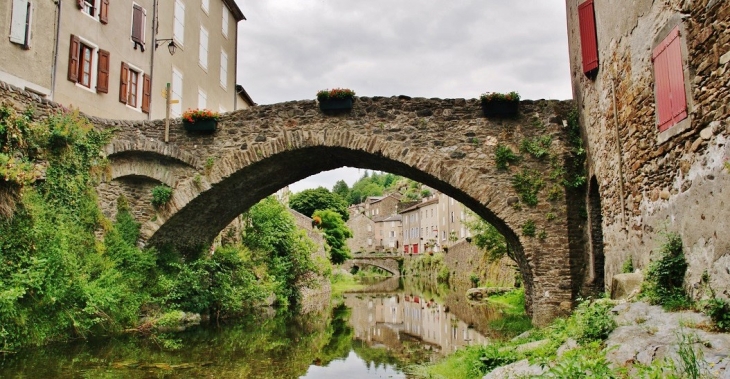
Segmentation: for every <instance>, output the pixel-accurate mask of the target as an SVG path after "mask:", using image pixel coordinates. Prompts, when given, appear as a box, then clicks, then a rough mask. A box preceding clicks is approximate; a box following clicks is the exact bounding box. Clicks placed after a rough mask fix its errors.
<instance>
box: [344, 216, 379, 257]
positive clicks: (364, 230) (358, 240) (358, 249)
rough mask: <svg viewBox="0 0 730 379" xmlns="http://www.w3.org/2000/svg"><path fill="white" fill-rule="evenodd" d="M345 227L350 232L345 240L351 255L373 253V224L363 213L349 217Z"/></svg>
mask: <svg viewBox="0 0 730 379" xmlns="http://www.w3.org/2000/svg"><path fill="white" fill-rule="evenodd" d="M346 225H347V227H348V228H350V230H351V231H352V237H351V238H348V239H347V247H348V248H349V249H350V251H351V252H353V253H369V252H373V251H375V246H374V241H375V222H374V221H373V219H372V218H370V217H369V216H367V215H366V214H365V213H357V214H355V215H354V216H350V218H349V219H348V220H347V222H346Z"/></svg>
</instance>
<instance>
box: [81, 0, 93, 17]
mask: <svg viewBox="0 0 730 379" xmlns="http://www.w3.org/2000/svg"><path fill="white" fill-rule="evenodd" d="M78 5H79V8H81V11H82V12H84V13H86V14H88V15H89V16H92V17H93V16H94V14H95V9H96V8H95V7H94V6H95V5H96V1H95V0H78Z"/></svg>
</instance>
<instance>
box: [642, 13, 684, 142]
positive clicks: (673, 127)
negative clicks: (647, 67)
mask: <svg viewBox="0 0 730 379" xmlns="http://www.w3.org/2000/svg"><path fill="white" fill-rule="evenodd" d="M675 34H677V35H676V37H675V38H676V41H677V42H676V43H677V44H678V45H675V47H677V46H678V48H679V52H678V57H677V56H675V58H678V59H679V62H678V64H677V62H676V60H675V61H674V63H675V65H674V68H675V69H676V70H679V72H680V73H681V75H682V78H683V79H682V85H681V86H680V85H678V83H674V84H675V86H672V87H670V88H674V89H678V88H682V89H683V91H684V100H685V105H684V106H685V109H684V112H685V113H686V115H685V116H684V117H683V118H677V119H676V120H675V121H674V122H673V123H672V124H670V125H668V126H667V127H665V128H663V129H660V125H661V123H660V115H659V108H658V106H659V94H658V93H657V91H658V90H659V89H658V88H657V73H656V62H655V60H656V59H655V53H656V51H657V50H661V47H662V45H664V46H665V48H666V46H667V45H666V43H667V40H668V39H670V38H672V37H673V36H675ZM686 35H687V31H686V29H685V27H684V24H683V23H682V20H681V18H679V17H675V18H673V19H671V20H670V22H668V23H667V25H665V27H664V28H663V29H662V30H661V31H660V33H658V34H657V35H656V36H655V39H654V43H653V44H652V50H651V51H652V56H651V75H652V80H653V82H652V83H653V87H654V89H653V92H654V107H655V108H654V110H655V112H654V113H655V115H654V120H655V121H654V122H655V127H656V131H657V144H658V145H660V144H663V143H665V142H667V141H669V140H670V139H672V137H674V136H676V135H678V134H681V133H682V132H684V131H686V130H687V129H689V128H690V127H691V125H692V109H693V101H692V91H691V80H690V78H691V76H690V72H689V69H688V66H687V61H688V50H687V41H686V38H685V36H686ZM670 42H671V41H670ZM673 110H674V108H673V107H670V112H672V118H674V116H675V115H674V114H673Z"/></svg>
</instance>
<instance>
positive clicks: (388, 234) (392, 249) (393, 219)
mask: <svg viewBox="0 0 730 379" xmlns="http://www.w3.org/2000/svg"><path fill="white" fill-rule="evenodd" d="M401 220H402V217H401V215H398V214H394V215H390V216H385V217H379V218H376V219H374V220H373V222H374V224H375V227H374V229H375V236H374V237H375V251H376V252H387V253H398V252H400V247H401V245H402V244H403V242H402V241H401V236H402V235H403V231H402V230H403V225H402V223H401Z"/></svg>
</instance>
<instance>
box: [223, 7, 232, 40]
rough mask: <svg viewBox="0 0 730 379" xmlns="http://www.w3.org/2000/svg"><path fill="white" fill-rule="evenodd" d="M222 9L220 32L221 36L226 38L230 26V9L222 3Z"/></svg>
mask: <svg viewBox="0 0 730 379" xmlns="http://www.w3.org/2000/svg"><path fill="white" fill-rule="evenodd" d="M222 8H223V10H222V11H221V34H223V37H225V38H226V39H228V29H230V28H231V11H230V10H229V9H228V7H227V6H226V5H225V4H223V7H222Z"/></svg>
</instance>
